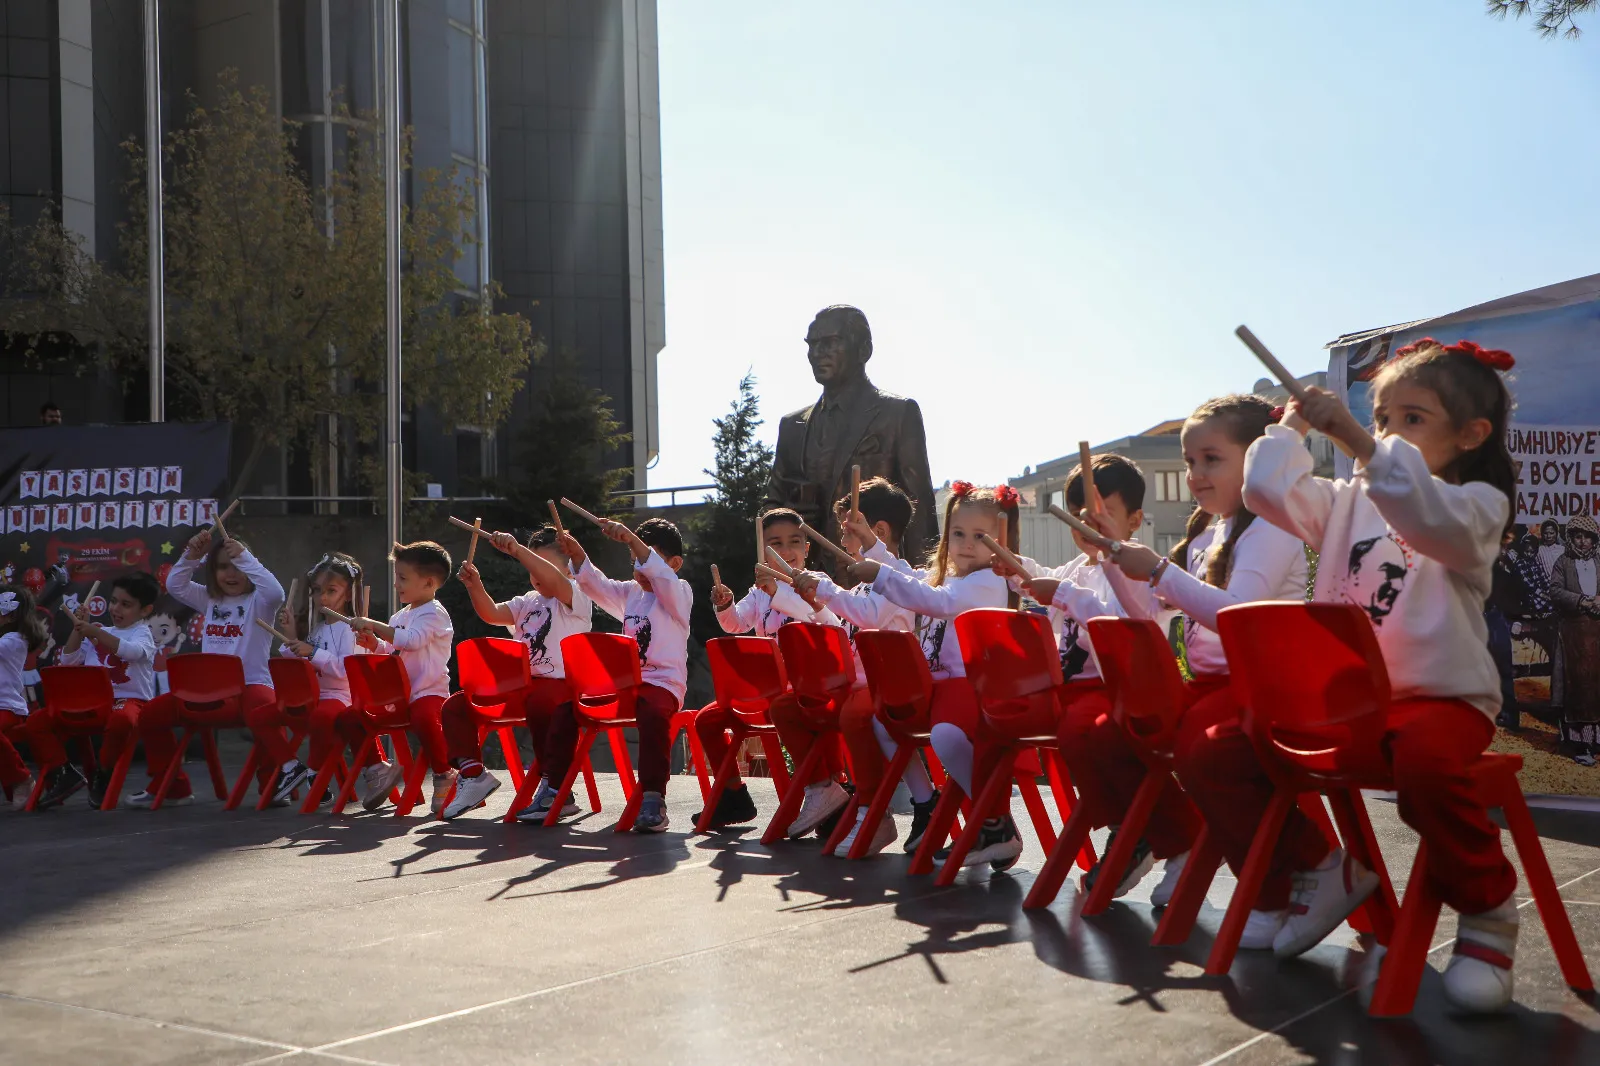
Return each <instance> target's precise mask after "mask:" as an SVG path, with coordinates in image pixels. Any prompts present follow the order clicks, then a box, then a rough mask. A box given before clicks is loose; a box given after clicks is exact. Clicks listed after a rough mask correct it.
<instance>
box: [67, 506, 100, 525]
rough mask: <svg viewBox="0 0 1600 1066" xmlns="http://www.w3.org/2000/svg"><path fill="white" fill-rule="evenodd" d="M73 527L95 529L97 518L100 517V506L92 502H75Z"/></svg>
mask: <svg viewBox="0 0 1600 1066" xmlns="http://www.w3.org/2000/svg"><path fill="white" fill-rule="evenodd" d="M72 510H73V515H72V528H73V529H94V528H95V525H96V519H98V518H99V517H100V508H99V507H98V506H96V505H95V504H92V503H75V504H73V505H72Z"/></svg>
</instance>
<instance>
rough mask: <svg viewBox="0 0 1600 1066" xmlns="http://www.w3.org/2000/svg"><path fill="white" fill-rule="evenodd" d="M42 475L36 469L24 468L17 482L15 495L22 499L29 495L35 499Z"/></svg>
mask: <svg viewBox="0 0 1600 1066" xmlns="http://www.w3.org/2000/svg"><path fill="white" fill-rule="evenodd" d="M42 477H43V475H42V474H41V473H40V472H39V471H37V470H24V471H23V472H22V477H21V478H20V479H18V482H17V497H18V498H19V499H23V500H26V499H28V498H29V497H32V498H34V499H37V498H38V496H39V490H40V481H41V479H42Z"/></svg>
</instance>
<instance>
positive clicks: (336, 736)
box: [309, 698, 383, 770]
mask: <svg viewBox="0 0 1600 1066" xmlns="http://www.w3.org/2000/svg"><path fill="white" fill-rule="evenodd" d="M310 733H311V751H310V755H309V758H310V760H311V762H310V764H309V765H311V766H312V767H315V768H316V769H318V770H320V769H322V764H323V763H325V762H327V761H328V758H329V756H331V755H334V754H335V753H337V752H338V751H339V749H341V748H345V747H348V748H349V749H350V757H351V759H357V758H359V757H360V756H361V745H362V744H364V743H365V742H366V739H367V731H366V728H365V727H364V726H362V724H361V714H360V712H359V711H356V710H354V709H352V708H351V706H350V705H349V704H348V703H345V702H343V701H342V700H336V699H331V698H328V699H321V700H318V701H317V705H316V706H315V707H313V708H311V730H310ZM382 751H383V749H381V748H380V749H379V756H380V758H381V756H382Z"/></svg>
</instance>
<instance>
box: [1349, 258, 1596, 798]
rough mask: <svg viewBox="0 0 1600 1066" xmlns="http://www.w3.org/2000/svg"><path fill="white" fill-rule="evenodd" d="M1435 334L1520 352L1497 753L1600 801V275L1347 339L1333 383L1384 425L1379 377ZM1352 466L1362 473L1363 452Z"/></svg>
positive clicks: (1499, 623)
mask: <svg viewBox="0 0 1600 1066" xmlns="http://www.w3.org/2000/svg"><path fill="white" fill-rule="evenodd" d="M1423 337H1433V338H1435V339H1436V340H1438V341H1440V342H1442V343H1444V344H1451V343H1454V342H1455V341H1458V340H1471V341H1475V342H1477V343H1478V344H1481V345H1482V346H1484V347H1485V348H1500V349H1504V350H1505V351H1508V352H1510V353H1511V354H1512V355H1513V356H1515V357H1516V367H1515V369H1514V370H1513V371H1512V372H1511V374H1510V375H1509V377H1508V382H1507V383H1508V384H1509V385H1510V387H1511V392H1512V396H1513V398H1514V400H1515V402H1516V407H1515V409H1514V411H1513V413H1512V419H1511V428H1510V440H1509V445H1510V449H1511V453H1512V456H1513V458H1514V459H1515V460H1516V463H1517V500H1516V516H1515V521H1516V528H1515V529H1514V530H1513V531H1512V534H1511V536H1510V538H1509V539H1508V542H1507V545H1506V548H1505V551H1504V552H1503V553H1502V554H1501V557H1500V560H1499V562H1498V564H1497V565H1496V567H1495V574H1494V593H1493V595H1492V596H1491V597H1490V601H1489V603H1488V604H1487V605H1486V610H1485V620H1486V621H1487V622H1488V629H1489V647H1490V650H1491V652H1493V654H1494V656H1495V660H1496V663H1497V664H1498V665H1499V667H1500V672H1501V678H1502V686H1501V691H1502V695H1503V707H1502V710H1501V715H1500V720H1499V725H1500V729H1499V730H1498V733H1497V736H1496V739H1495V743H1494V749H1495V750H1497V751H1506V752H1515V753H1517V754H1520V755H1522V756H1523V757H1524V760H1525V766H1524V770H1523V775H1522V783H1523V790H1524V791H1526V792H1528V793H1530V794H1532V793H1547V794H1555V795H1567V796H1586V797H1600V768H1597V766H1596V760H1597V758H1600V589H1597V588H1596V557H1597V554H1600V553H1597V547H1600V526H1597V522H1600V275H1595V276H1593V277H1588V278H1581V279H1578V280H1576V281H1571V282H1566V283H1564V284H1561V285H1552V286H1549V287H1548V288H1544V289H1536V290H1534V291H1532V292H1527V293H1521V294H1519V295H1516V296H1512V297H1508V298H1506V299H1503V300H1497V301H1494V302H1492V303H1488V304H1483V305H1480V306H1478V307H1474V308H1469V309H1467V310H1465V311H1459V312H1456V313H1455V314H1451V315H1445V316H1442V317H1439V318H1434V319H1428V320H1424V321H1421V322H1413V323H1408V324H1406V325H1403V326H1395V327H1390V328H1388V329H1384V330H1373V331H1370V332H1367V333H1360V334H1351V335H1347V336H1345V337H1341V338H1340V339H1339V340H1337V341H1335V342H1333V344H1331V345H1330V346H1329V348H1330V350H1331V358H1330V360H1329V367H1328V377H1329V387H1330V388H1334V389H1336V390H1338V389H1343V390H1344V391H1345V394H1346V396H1347V398H1348V400H1349V403H1350V407H1351V410H1352V411H1353V412H1354V413H1355V415H1356V417H1357V418H1359V419H1361V420H1362V421H1363V422H1365V423H1367V424H1370V423H1371V419H1372V397H1371V384H1370V383H1371V380H1372V378H1373V377H1374V376H1375V375H1376V374H1377V372H1378V370H1379V369H1380V368H1382V366H1383V365H1384V363H1385V362H1387V361H1388V360H1389V359H1390V358H1391V353H1393V352H1394V351H1395V350H1397V349H1399V348H1403V347H1404V346H1406V345H1407V344H1410V343H1412V342H1413V341H1416V340H1419V339H1421V338H1423ZM1339 463H1340V468H1339V476H1341V477H1348V476H1349V473H1350V470H1349V460H1348V459H1346V458H1345V457H1344V456H1342V455H1341V456H1339Z"/></svg>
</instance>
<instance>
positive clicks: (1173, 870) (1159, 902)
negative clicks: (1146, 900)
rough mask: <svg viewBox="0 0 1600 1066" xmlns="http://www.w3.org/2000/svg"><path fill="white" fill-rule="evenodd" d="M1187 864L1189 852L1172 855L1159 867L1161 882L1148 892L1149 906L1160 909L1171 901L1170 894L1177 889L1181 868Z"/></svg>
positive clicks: (1181, 872) (1181, 873) (1181, 874)
mask: <svg viewBox="0 0 1600 1066" xmlns="http://www.w3.org/2000/svg"><path fill="white" fill-rule="evenodd" d="M1188 864H1189V853H1188V852H1187V851H1186V852H1184V853H1183V854H1182V855H1174V856H1173V857H1172V858H1170V859H1168V860H1167V861H1166V862H1165V863H1164V864H1163V865H1162V867H1161V883H1160V884H1159V885H1157V886H1156V887H1155V890H1154V891H1152V892H1151V893H1150V906H1151V907H1153V908H1155V909H1156V910H1160V909H1161V908H1163V907H1165V906H1166V905H1167V904H1169V903H1171V902H1172V894H1173V893H1174V892H1176V891H1178V879H1179V878H1180V877H1182V876H1183V868H1184V867H1185V866H1187V865H1188Z"/></svg>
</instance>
